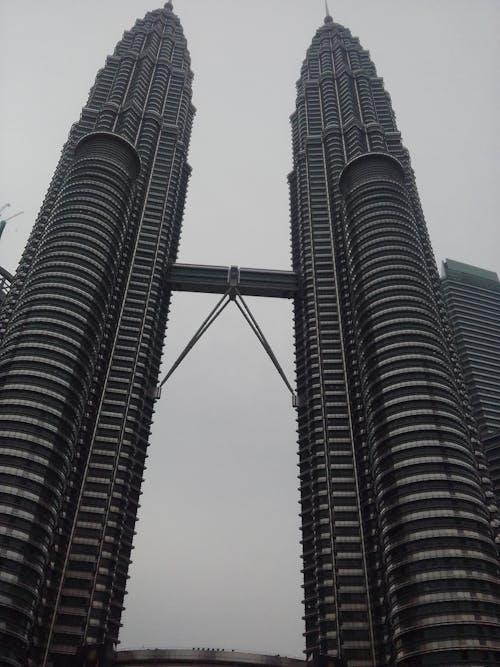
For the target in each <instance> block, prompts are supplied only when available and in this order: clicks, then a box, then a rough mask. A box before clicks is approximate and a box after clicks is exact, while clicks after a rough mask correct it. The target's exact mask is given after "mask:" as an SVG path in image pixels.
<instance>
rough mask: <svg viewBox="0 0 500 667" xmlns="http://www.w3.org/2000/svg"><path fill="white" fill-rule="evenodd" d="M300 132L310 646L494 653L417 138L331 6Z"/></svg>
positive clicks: (481, 473) (400, 658) (418, 657)
mask: <svg viewBox="0 0 500 667" xmlns="http://www.w3.org/2000/svg"><path fill="white" fill-rule="evenodd" d="M292 130H293V155H294V166H293V171H292V173H291V174H290V176H289V182H290V193H291V194H290V198H291V214H292V243H293V268H294V270H295V272H296V273H297V274H298V275H299V276H300V279H301V285H302V289H301V294H300V297H299V298H298V299H297V300H296V308H295V335H296V354H297V380H298V398H299V410H298V426H299V455H300V478H301V503H302V533H303V535H302V539H303V567H304V605H305V623H306V653H307V654H308V655H309V656H315V655H322V654H323V655H325V654H328V655H329V656H332V657H334V658H338V659H339V661H340V662H339V664H342V665H346V666H347V667H365V666H366V667H368V666H369V665H370V666H372V667H375V666H377V667H380V666H381V665H398V666H401V667H403V666H404V667H410V666H412V667H413V666H417V665H418V666H423V665H439V664H441V665H490V664H491V665H492V664H495V663H497V662H498V660H500V621H499V619H500V588H499V583H500V579H499V562H498V553H497V550H496V547H495V534H496V528H495V527H494V524H495V513H496V508H495V501H494V496H493V493H492V490H491V482H490V480H489V479H488V477H487V474H486V466H485V462H484V457H482V454H481V448H480V446H479V443H478V440H477V437H476V436H475V431H474V425H473V422H472V420H471V416H470V414H469V411H468V408H467V399H466V394H465V387H464V385H463V382H462V381H461V379H460V376H459V373H458V360H457V357H456V354H455V353H454V350H453V346H452V339H451V333H450V330H449V325H448V323H447V320H446V314H445V311H444V305H443V302H442V296H441V293H440V284H439V276H438V272H437V269H436V266H435V262H434V259H433V254H432V250H431V246H430V242H429V238H428V234H427V230H426V226H425V222H424V218H423V214H422V211H421V207H420V203H419V199H418V194H417V190H416V187H415V180H414V176H413V172H412V169H411V166H410V160H409V156H408V152H407V150H406V149H405V148H404V146H403V144H402V143H401V136H400V134H399V132H398V129H397V127H396V122H395V117H394V113H393V111H392V108H391V103H390V98H389V95H388V94H387V92H386V91H385V90H384V86H383V82H382V80H381V79H380V78H379V77H378V76H377V73H376V70H375V67H374V65H373V63H372V62H371V60H370V57H369V54H368V52H367V51H365V50H364V49H363V48H362V47H361V46H360V44H359V41H358V39H357V38H355V37H352V35H351V34H350V32H349V30H347V29H346V28H344V27H342V26H341V25H339V24H337V23H335V22H334V21H333V20H332V18H331V17H330V16H327V17H326V19H325V23H324V25H323V26H322V27H321V28H320V29H319V30H318V31H317V33H316V35H315V37H314V39H313V41H312V44H311V46H310V48H309V50H308V53H307V56H306V59H305V61H304V64H303V67H302V71H301V77H300V80H299V82H298V85H297V107H296V111H295V113H294V114H293V116H292Z"/></svg>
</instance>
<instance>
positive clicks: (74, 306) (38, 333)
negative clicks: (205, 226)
mask: <svg viewBox="0 0 500 667" xmlns="http://www.w3.org/2000/svg"><path fill="white" fill-rule="evenodd" d="M191 81H192V73H191V70H190V58H189V54H188V51H187V45H186V40H185V38H184V35H183V32H182V28H181V25H180V23H179V19H178V18H177V17H176V16H175V15H174V14H173V11H172V5H171V3H166V5H165V7H164V8H162V9H158V10H155V11H152V12H150V13H148V14H147V15H146V16H145V18H144V19H141V20H138V21H137V23H136V25H135V26H134V27H133V28H132V29H131V30H130V31H128V32H126V33H125V34H124V36H123V39H122V40H121V41H120V42H119V44H118V45H117V46H116V49H115V52H114V54H113V55H112V56H110V57H109V58H108V59H107V61H106V64H105V66H104V67H103V69H102V70H100V72H99V73H98V75H97V78H96V81H95V84H94V86H93V88H92V90H91V91H90V95H89V99H88V101H87V104H86V106H85V107H84V109H83V110H82V114H81V117H80V120H79V121H78V122H77V123H75V125H74V126H73V127H72V129H71V132H70V135H69V138H68V141H67V143H66V145H65V147H64V149H63V152H62V156H61V160H60V162H59V165H58V167H57V169H56V172H55V175H54V178H53V180H52V183H51V185H50V188H49V191H48V193H47V196H46V198H45V201H44V203H43V206H42V209H41V212H40V215H39V217H38V220H37V222H36V224H35V226H34V229H33V232H32V234H31V237H30V239H29V242H28V245H27V247H26V250H25V252H24V254H23V257H22V259H21V262H20V265H19V269H18V271H17V274H16V276H15V279H14V281H13V283H12V286H11V290H10V293H9V295H8V297H7V299H6V301H5V303H4V307H3V309H2V312H1V317H0V320H1V336H2V347H1V351H0V475H1V482H2V503H1V504H0V553H1V556H2V558H1V559H0V646H1V647H2V650H1V651H0V665H11V666H16V667H21V666H22V667H25V666H26V665H27V664H28V661H29V664H30V665H36V667H40V666H41V665H52V664H54V661H55V660H59V663H58V664H65V663H64V660H65V658H64V656H68V655H74V654H75V653H76V651H77V650H78V648H79V646H80V645H81V644H82V642H86V643H89V644H103V643H113V642H116V640H117V638H118V631H119V627H120V616H121V612H122V608H123V598H124V594H125V586H126V581H127V570H128V566H129V562H130V552H131V549H132V539H133V535H134V525H135V520H136V512H137V506H138V500H139V494H140V486H141V482H142V475H143V469H144V461H145V458H146V447H147V441H148V436H149V431H150V424H151V418H152V413H153V401H154V391H153V390H154V388H155V387H156V384H157V376H158V371H159V364H160V356H161V350H162V345H163V338H164V331H165V326H166V321H167V314H168V308H169V300H170V291H169V289H168V284H167V281H166V275H167V271H168V269H169V267H170V265H171V264H172V263H173V262H174V261H175V257H176V253H177V246H178V241H179V235H180V227H181V221H182V215H183V207H184V199H185V193H186V188H187V182H188V178H189V172H190V169H189V166H188V164H187V150H188V144H189V138H190V132H191V124H192V120H193V115H194V108H193V106H192V104H191ZM61 660H62V663H61Z"/></svg>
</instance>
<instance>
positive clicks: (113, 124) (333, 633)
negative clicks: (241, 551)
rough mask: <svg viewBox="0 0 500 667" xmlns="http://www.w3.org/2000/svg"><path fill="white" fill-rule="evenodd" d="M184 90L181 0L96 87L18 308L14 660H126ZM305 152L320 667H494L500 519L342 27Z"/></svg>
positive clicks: (425, 253)
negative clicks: (93, 650) (125, 619)
mask: <svg viewBox="0 0 500 667" xmlns="http://www.w3.org/2000/svg"><path fill="white" fill-rule="evenodd" d="M191 81H192V73H191V70H190V59H189V54H188V51H187V45H186V39H185V37H184V35H183V32H182V28H181V25H180V23H179V19H178V18H177V17H176V16H175V14H174V13H173V9H172V5H171V3H169V2H168V3H166V4H165V6H164V7H163V8H162V9H159V10H156V11H152V12H150V13H148V14H147V15H146V17H145V18H144V19H143V20H139V21H137V23H136V25H135V26H134V27H133V28H132V30H130V31H129V32H127V33H125V35H124V37H123V39H122V40H121V41H120V42H119V44H118V45H117V47H116V49H115V52H114V54H113V55H112V56H110V57H109V58H108V59H107V61H106V64H105V66H104V68H103V69H102V70H100V72H99V73H98V75H97V78H96V81H95V84H94V86H93V88H92V90H91V92H90V95H89V99H88V101H87V104H86V106H85V107H84V109H83V111H82V114H81V117H80V120H79V121H78V122H77V123H75V125H74V126H73V127H72V129H71V132H70V135H69V138H68V141H67V143H66V145H65V146H64V148H63V152H62V156H61V160H60V162H59V165H58V167H57V169H56V172H55V174H54V178H53V180H52V183H51V185H50V187H49V191H48V193H47V196H46V198H45V201H44V203H43V205H42V209H41V212H40V215H39V217H38V219H37V221H36V223H35V226H34V228H33V232H32V234H31V237H30V239H29V242H28V244H27V246H26V250H25V252H24V254H23V257H22V259H21V262H20V265H19V268H18V271H17V273H16V276H15V279H14V281H13V283H12V287H11V290H10V293H9V295H8V297H7V299H6V301H5V303H4V305H3V306H2V310H1V313H0V316H1V331H0V335H1V347H0V476H1V482H2V485H1V491H0V493H1V503H0V665H5V666H7V665H9V666H11V667H25V666H26V665H31V666H37V667H38V666H43V667H49V666H51V665H57V664H59V665H69V664H71V659H72V656H75V655H76V653H77V652H78V651H79V650H80V648H81V647H83V646H87V645H95V646H97V647H99V650H102V656H103V658H102V664H110V663H109V662H106V661H107V660H110V658H109V655H110V654H111V649H112V647H113V645H114V644H115V643H116V641H117V639H118V633H119V627H120V617H121V612H122V608H123V598H124V595H125V589H126V580H127V571H128V566H129V563H130V553H131V549H132V542H133V535H134V526H135V521H136V513H137V506H138V500H139V495H140V489H141V483H142V480H143V471H144V462H145V458H146V450H147V444H148V436H149V431H150V425H151V419H152V413H153V404H154V400H155V388H156V386H157V383H158V373H159V364H160V358H161V352H162V345H163V338H164V334H165V328H166V322H167V315H168V309H169V302H170V294H171V284H170V281H169V276H170V272H171V271H172V266H173V264H174V263H175V259H176V255H177V248H178V242H179V237H180V229H181V221H182V216H183V209H184V200H185V196H186V190H187V183H188V179H189V173H190V168H189V166H188V164H187V152H188V146H189V138H190V132H191V124H192V120H193V115H194V109H193V106H192V104H191ZM292 134H293V139H292V140H293V170H292V172H291V174H290V176H289V183H290V200H291V225H292V256H293V271H294V274H295V277H296V279H297V281H298V286H299V287H298V293H297V296H296V297H295V339H296V362H297V396H298V400H297V411H298V429H299V436H298V437H299V456H300V488H301V517H302V544H303V576H304V619H305V639H306V656H307V658H310V659H320V658H321V657H322V656H328V658H329V659H331V660H332V664H338V665H342V666H344V667H369V666H370V667H389V666H390V667H392V666H394V667H396V666H398V667H426V666H429V667H430V666H433V665H444V666H450V667H451V666H452V665H453V666H454V665H464V666H465V665H470V666H471V665H474V666H475V667H482V666H486V665H496V664H498V662H499V661H500V563H499V554H498V550H499V537H498V526H499V521H498V509H497V506H496V503H495V496H494V494H493V492H492V488H491V481H490V478H489V475H488V472H487V466H486V463H485V459H484V453H483V451H482V447H481V444H480V441H479V439H478V434H477V427H476V425H475V422H474V419H473V417H472V413H471V409H470V406H469V403H468V399H467V395H466V391H465V386H464V383H463V379H462V377H461V374H460V370H459V364H458V360H457V355H456V352H455V349H454V344H453V338H452V334H451V331H450V327H449V324H448V321H447V316H446V312H445V308H444V304H443V299H442V295H441V286H440V280H439V276H438V273H437V270H436V267H435V263H434V258H433V254H432V249H431V246H430V242H429V238H428V235H427V230H426V227H425V222H424V219H423V215H422V211H421V208H420V203H419V199H418V194H417V190H416V186H415V180H414V176H413V172H412V170H411V166H410V161H409V156H408V152H407V151H406V149H405V148H404V146H403V144H402V143H401V136H400V134H399V132H398V129H397V127H396V123H395V118H394V114H393V111H392V108H391V104H390V99H389V96H388V94H387V93H386V92H385V90H384V86H383V81H382V79H381V78H379V77H378V76H377V73H376V70H375V67H374V65H373V63H372V62H371V60H370V57H369V55H368V52H367V51H365V50H364V49H363V48H362V47H361V46H360V44H359V41H358V40H357V38H354V37H352V36H351V34H350V32H349V30H347V29H346V28H344V27H342V26H341V25H339V24H337V23H335V22H334V21H333V20H332V19H331V17H329V16H327V17H326V19H325V23H324V25H322V26H321V27H320V28H319V30H318V31H317V33H316V35H315V36H314V38H313V41H312V44H311V46H310V48H309V50H308V52H307V56H306V59H305V61H304V64H303V67H302V72H301V77H300V80H299V82H298V89H297V106H296V111H295V113H294V114H293V116H292ZM269 149H270V150H272V147H271V146H269ZM291 511H292V510H291ZM106 656H108V657H106ZM335 661H337V662H335ZM100 664H101V663H100Z"/></svg>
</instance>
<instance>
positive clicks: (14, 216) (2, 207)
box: [0, 204, 24, 238]
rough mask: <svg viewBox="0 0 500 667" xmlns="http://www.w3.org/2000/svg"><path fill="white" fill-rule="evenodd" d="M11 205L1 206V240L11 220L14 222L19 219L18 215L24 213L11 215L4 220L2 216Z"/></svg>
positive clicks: (19, 212)
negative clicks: (14, 219)
mask: <svg viewBox="0 0 500 667" xmlns="http://www.w3.org/2000/svg"><path fill="white" fill-rule="evenodd" d="M9 206H10V204H4V205H3V206H0V238H2V234H3V230H4V229H5V225H6V224H7V223H8V222H9V220H12V219H13V218H17V216H18V215H21V213H24V211H18V212H17V213H14V214H13V215H9V217H8V218H4V217H3V215H2V212H3V211H5V209H6V208H8V207H9Z"/></svg>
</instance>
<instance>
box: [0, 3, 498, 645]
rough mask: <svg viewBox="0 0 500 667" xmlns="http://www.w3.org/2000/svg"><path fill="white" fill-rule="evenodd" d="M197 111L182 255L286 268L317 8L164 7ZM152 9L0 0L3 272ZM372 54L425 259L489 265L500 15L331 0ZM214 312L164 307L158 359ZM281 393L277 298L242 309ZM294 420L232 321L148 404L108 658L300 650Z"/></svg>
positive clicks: (242, 329) (189, 299)
mask: <svg viewBox="0 0 500 667" xmlns="http://www.w3.org/2000/svg"><path fill="white" fill-rule="evenodd" d="M174 4H175V9H176V12H177V13H178V14H179V16H180V17H181V20H182V23H183V26H184V30H185V33H186V36H187V38H188V42H189V47H190V51H191V56H192V63H193V71H194V72H195V82H194V103H195V105H196V107H197V110H198V112H197V116H196V119H195V125H194V130H193V135H192V140H191V150H190V163H191V165H192V167H193V176H192V179H191V183H190V188H189V193H188V200H187V207H186V215H185V221H184V232H183V236H182V240H181V249H180V256H179V260H180V261H183V262H197V263H206V264H223V265H226V264H238V265H240V266H255V267H266V268H281V269H287V268H289V267H290V250H289V229H288V192H287V186H286V175H287V173H288V172H289V170H290V168H291V150H290V130H289V123H288V117H289V115H290V113H291V112H292V111H293V107H294V97H295V86H294V84H295V81H296V79H297V78H298V76H299V71H300V65H301V62H302V60H303V58H304V55H305V52H306V48H307V47H308V45H309V43H310V41H311V39H312V36H313V34H314V31H315V30H316V28H317V27H318V26H319V25H320V24H321V23H322V20H323V13H324V12H323V2H322V0H177V2H175V3H174ZM159 5H160V3H158V5H154V4H151V3H150V2H149V0H85V2H76V1H74V0H45V1H44V2H38V1H35V0H23V2H20V1H19V0H0V44H1V46H2V57H1V60H0V84H1V88H0V98H1V100H2V103H1V105H0V205H1V204H2V203H5V202H11V203H12V209H11V210H12V211H13V212H15V211H17V210H21V209H23V210H24V211H25V213H24V215H23V216H20V217H18V218H16V219H15V220H13V221H12V223H10V225H9V226H8V227H7V229H6V231H5V233H4V236H3V237H2V239H1V241H0V265H3V266H4V267H6V268H8V269H9V270H11V271H14V270H15V267H16V264H17V261H18V259H19V256H20V253H21V251H22V248H23V246H24V244H25V242H26V239H27V236H28V234H29V231H30V228H31V225H32V224H33V221H34V219H35V217H36V214H37V211H38V209H39V207H40V205H41V202H42V200H43V197H44V194H45V191H46V189H47V187H48V184H49V181H50V178H51V175H52V173H53V170H54V168H55V166H56V163H57V160H58V157H59V153H60V150H61V147H62V144H63V142H64V141H65V138H66V136H67V133H68V130H69V127H70V125H71V123H72V122H73V121H75V120H76V119H78V117H79V113H80V109H81V107H82V106H83V104H84V103H85V100H86V97H87V93H88V90H89V88H90V86H91V84H92V82H93V80H94V77H95V74H96V71H97V69H98V68H99V67H101V66H102V65H103V64H104V60H105V57H106V55H107V54H108V53H111V52H112V51H113V48H114V45H115V43H116V42H117V41H118V40H119V39H120V37H121V34H122V32H123V31H124V30H125V29H127V28H129V27H131V25H132V24H133V23H134V21H135V19H136V18H137V17H140V16H143V15H144V13H145V12H146V11H147V10H149V9H153V8H154V7H155V6H159ZM330 5H331V10H332V14H333V16H334V18H335V20H337V21H338V22H339V23H342V24H343V25H346V26H348V27H349V28H350V29H351V31H352V33H353V34H354V35H357V36H359V37H360V39H361V42H362V44H363V46H365V48H368V49H369V50H370V52H371V55H372V58H373V60H374V62H375V64H376V66H377V69H378V72H379V74H380V75H381V76H383V77H384V79H385V83H386V87H387V89H388V90H389V92H390V93H391V96H392V100H393V105H394V109H395V111H396V115H397V119H398V125H399V129H400V130H401V132H402V134H403V139H404V142H405V144H406V146H407V147H408V148H409V149H410V153H411V156H412V162H413V166H414V169H415V171H416V176H417V184H418V186H419V191H420V195H421V198H422V203H423V207H424V212H425V215H426V218H427V223H428V226H429V230H430V234H431V239H432V242H433V245H434V250H435V253H436V258H437V260H438V261H441V260H442V259H443V258H444V257H451V258H454V259H458V260H462V261H466V262H469V263H472V264H476V265H479V266H483V267H484V268H487V269H492V270H495V271H498V270H499V269H500V243H499V241H500V234H499V231H498V229H499V225H498V212H499V209H500V206H499V203H500V167H499V161H498V155H499V154H500V133H499V129H498V128H499V126H498V119H499V118H500V95H499V92H498V90H499V87H498V72H499V65H500V42H499V40H498V35H499V34H500V2H498V0H418V1H417V0H330ZM214 300H215V298H214V297H211V296H208V295H186V294H183V295H178V296H175V297H174V300H173V305H172V311H171V316H170V323H169V330H168V335H167V339H166V347H165V361H166V366H168V365H169V363H171V362H172V361H173V360H174V359H175V358H176V356H177V354H178V353H179V352H180V350H181V349H182V348H183V346H184V345H185V343H186V342H187V339H188V337H190V335H191V334H192V333H193V331H194V330H195V329H196V328H197V326H198V325H199V324H200V323H201V320H202V319H203V318H204V317H205V315H206V314H207V312H208V311H209V310H210V309H211V307H212V305H213V303H214ZM251 304H252V307H253V308H254V312H255V314H256V316H257V318H258V319H259V321H260V323H261V325H262V327H263V329H264V332H265V333H266V334H267V335H268V338H269V340H270V342H271V344H272V345H273V347H274V349H275V351H276V353H277V355H278V357H279V358H280V360H281V361H282V363H283V366H284V367H285V369H286V371H287V373H288V375H289V376H290V377H293V358H292V320H291V313H292V311H291V304H290V303H288V302H284V301H280V300H274V301H272V302H269V301H268V300H264V299H260V300H259V299H254V300H251ZM296 449H297V447H296V433H295V414H294V411H293V409H292V407H291V404H290V397H289V394H288V393H287V390H286V388H285V387H284V385H283V384H282V382H281V380H280V378H279V377H278V375H277V374H276V373H275V371H274V368H273V367H272V366H271V363H270V362H269V360H268V359H267V358H266V356H265V354H264V352H263V351H262V350H260V349H259V347H258V343H257V341H256V339H255V338H254V337H253V334H252V333H251V332H250V331H249V330H247V328H246V325H245V323H244V322H243V320H242V319H241V316H240V315H239V313H238V312H237V311H236V309H235V308H230V309H227V310H226V311H225V313H224V315H223V317H222V318H221V319H220V320H219V321H218V322H217V323H216V324H215V325H214V326H213V329H211V330H210V331H209V333H208V334H207V335H206V337H205V338H204V339H203V340H202V341H201V342H200V343H199V344H198V346H197V347H196V348H195V349H194V351H193V352H191V354H190V356H189V357H188V358H187V359H186V360H185V362H183V364H182V365H181V367H180V368H179V369H178V370H177V371H176V373H175V374H174V376H173V377H172V379H171V380H170V381H169V382H168V384H167V385H166V386H165V389H164V392H163V396H162V398H161V400H160V401H159V402H158V404H157V409H156V416H155V424H154V428H153V436H152V442H151V448H150V458H149V460H148V470H147V472H146V482H145V485H144V495H143V497H142V507H141V510H140V520H139V523H138V526H137V531H138V534H137V538H136V548H135V551H134V554H133V557H134V564H133V566H132V568H131V571H130V574H131V580H130V585H129V595H128V597H127V599H126V600H127V610H126V612H125V614H124V617H123V622H124V627H123V630H122V634H121V639H122V646H123V647H132V646H142V645H144V646H150V647H153V646H163V647H187V648H190V647H198V646H199V647H219V648H232V649H249V650H253V651H260V652H271V653H280V654H282V655H290V656H292V655H300V654H301V652H302V649H303V639H302V636H301V635H302V621H301V620H300V617H301V614H302V609H301V606H300V600H301V589H300V583H301V575H300V560H299V547H300V545H299V539H300V535H299V520H298V511H299V507H298V504H297V503H298V492H297V486H298V480H297V479H296V475H297V468H296V463H297V457H296Z"/></svg>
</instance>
